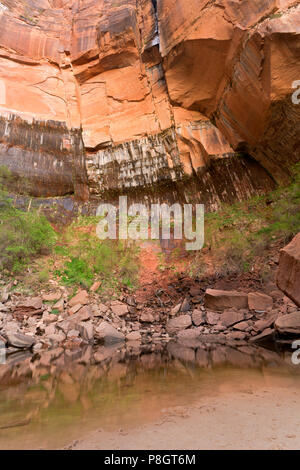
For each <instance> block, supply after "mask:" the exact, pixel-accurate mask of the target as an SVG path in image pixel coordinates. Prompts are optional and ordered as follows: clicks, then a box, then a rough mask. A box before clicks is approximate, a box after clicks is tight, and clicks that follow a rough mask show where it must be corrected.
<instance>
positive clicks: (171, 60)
mask: <svg viewBox="0 0 300 470" xmlns="http://www.w3.org/2000/svg"><path fill="white" fill-rule="evenodd" d="M299 56H300V2H299V1H295V0H214V1H211V0H157V1H155V0H117V1H116V0H114V1H113V0H23V1H21V0H19V1H18V0H1V3H0V164H5V165H7V166H8V167H9V168H10V169H11V170H12V172H13V175H14V176H15V178H16V179H15V181H14V189H15V190H17V191H22V190H23V189H24V187H25V189H26V190H27V191H29V192H30V193H31V194H33V195H46V196H53V195H64V194H68V193H72V192H74V191H75V193H76V194H77V196H79V197H81V198H84V199H86V198H87V197H88V196H89V195H92V196H93V195H95V196H96V195H99V194H101V193H103V191H107V190H110V191H112V190H113V191H115V190H124V189H126V190H133V189H135V190H143V191H145V188H151V187H153V185H165V184H167V185H169V187H170V184H171V185H174V184H175V182H177V183H176V185H178V184H179V185H180V184H182V185H183V187H182V191H183V192H184V193H185V197H186V199H189V198H190V197H192V196H191V194H190V193H193V194H195V193H198V195H199V198H200V199H202V200H204V202H207V203H208V204H210V205H211V206H213V207H214V205H216V204H218V202H219V201H220V200H227V201H230V200H234V199H239V198H242V197H245V196H248V195H250V194H252V193H254V192H256V191H260V190H262V189H269V188H270V187H272V185H273V180H275V181H276V182H282V181H286V180H287V178H288V176H289V166H290V165H291V164H293V163H294V162H296V161H298V160H299V154H300V137H299V136H300V105H298V106H297V105H295V104H293V103H292V99H291V96H292V93H293V91H294V90H293V89H292V84H293V82H294V81H296V80H300V65H299V63H300V62H299V58H300V57H299ZM236 152H237V153H236ZM251 157H252V158H251ZM253 159H254V160H253ZM187 176H189V177H193V179H192V180H191V181H192V183H191V185H190V186H189V185H186V184H185V181H186V177H187ZM180 182H183V183H180ZM188 186H189V187H188ZM171 191H172V189H171ZM189 191H190V193H189Z"/></svg>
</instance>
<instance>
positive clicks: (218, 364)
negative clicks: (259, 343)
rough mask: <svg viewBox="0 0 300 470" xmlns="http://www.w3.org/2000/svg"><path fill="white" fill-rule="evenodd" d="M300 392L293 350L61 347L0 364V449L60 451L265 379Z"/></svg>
mask: <svg viewBox="0 0 300 470" xmlns="http://www.w3.org/2000/svg"><path fill="white" fill-rule="evenodd" d="M270 384H271V385H274V386H280V387H289V388H290V387H295V388H297V389H298V390H299V385H300V366H298V367H296V366H293V365H292V363H291V353H290V352H285V353H278V352H274V351H270V350H267V349H264V348H261V347H254V346H252V347H250V346H242V347H240V348H232V347H225V346H211V345H209V346H205V347H204V346H203V345H201V346H200V347H199V345H198V347H195V345H194V347H187V346H186V345H184V346H183V345H179V344H175V343H170V344H169V345H160V344H157V345H155V346H152V347H148V348H146V349H145V348H144V349H142V350H141V349H140V348H138V347H134V348H128V347H127V349H126V348H125V347H124V348H118V347H112V348H104V347H99V348H97V349H92V348H86V349H81V350H77V351H64V350H63V349H62V348H59V349H55V350H52V351H47V352H44V353H42V354H35V355H32V354H30V353H23V352H22V353H18V354H17V355H14V356H9V357H8V358H7V361H6V364H3V365H0V449H55V448H63V447H64V446H66V445H68V444H69V443H71V442H72V441H74V440H77V439H80V438H82V437H84V436H85V435H86V434H87V433H89V432H91V431H94V430H96V429H104V430H119V429H122V427H124V426H126V428H130V427H135V426H139V425H142V424H145V423H148V422H152V421H154V420H156V419H159V418H160V417H161V416H162V414H163V413H164V412H165V411H166V409H168V408H170V407H174V406H186V405H190V404H193V403H195V402H198V401H200V400H202V401H203V402H205V398H206V397H207V396H210V397H211V396H215V395H220V394H223V393H231V392H232V391H245V390H246V391H247V390H250V389H253V388H255V389H258V388H260V387H264V386H266V385H268V386H269V385H270Z"/></svg>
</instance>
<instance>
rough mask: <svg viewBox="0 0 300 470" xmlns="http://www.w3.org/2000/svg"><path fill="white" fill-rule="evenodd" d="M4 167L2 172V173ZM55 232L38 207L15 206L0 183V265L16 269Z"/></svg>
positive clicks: (47, 247) (48, 242) (45, 246)
mask: <svg viewBox="0 0 300 470" xmlns="http://www.w3.org/2000/svg"><path fill="white" fill-rule="evenodd" d="M3 171H4V170H3V168H2V169H1V174H2V175H3ZM55 238H56V236H55V232H54V230H53V228H52V227H51V225H50V223H49V222H48V221H47V219H46V217H45V216H44V215H42V214H39V213H38V212H37V211H31V212H22V211H21V210H18V209H16V208H15V207H14V206H13V204H12V201H11V199H10V198H9V197H8V195H7V193H6V192H5V191H4V190H3V188H2V187H0V269H1V270H4V269H6V270H8V271H10V272H13V273H15V272H18V271H21V270H22V269H24V267H26V266H27V265H28V264H29V263H30V262H31V261H32V259H33V258H34V257H36V256H37V255H40V254H42V253H45V252H48V251H49V250H50V249H51V248H52V247H53V245H54V242H55Z"/></svg>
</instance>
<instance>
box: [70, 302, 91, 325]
mask: <svg viewBox="0 0 300 470" xmlns="http://www.w3.org/2000/svg"><path fill="white" fill-rule="evenodd" d="M91 317H92V311H91V308H90V307H89V305H85V306H84V307H81V308H80V310H78V312H77V313H75V314H74V315H73V316H72V317H71V318H72V320H73V321H75V322H83V321H88V320H90V318H91Z"/></svg>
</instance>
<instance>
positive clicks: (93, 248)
mask: <svg viewBox="0 0 300 470" xmlns="http://www.w3.org/2000/svg"><path fill="white" fill-rule="evenodd" d="M96 222H97V221H96V220H92V219H91V218H86V220H84V218H83V217H82V216H81V217H80V219H79V220H78V221H76V222H74V223H73V224H72V225H71V226H70V227H69V228H68V229H67V230H66V232H65V233H64V234H63V236H62V239H61V240H60V245H57V246H56V247H55V252H56V254H57V256H58V260H60V261H62V262H63V265H62V268H60V269H57V270H56V272H55V273H56V275H58V276H59V277H60V278H61V280H62V281H63V283H64V284H65V285H67V286H72V285H75V286H76V285H81V286H84V287H86V288H88V287H90V286H91V285H92V284H93V282H94V281H95V280H96V279H98V280H101V281H102V288H103V289H104V290H105V288H109V287H114V288H115V289H117V286H120V285H125V286H127V287H129V288H132V287H134V286H135V285H136V281H137V273H138V260H137V254H138V250H137V247H136V246H135V245H133V244H131V243H125V242H121V241H115V240H100V239H99V238H98V237H97V236H96V230H95V228H96Z"/></svg>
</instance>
